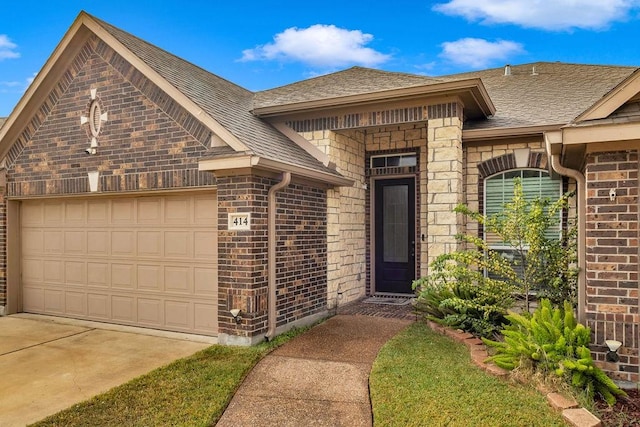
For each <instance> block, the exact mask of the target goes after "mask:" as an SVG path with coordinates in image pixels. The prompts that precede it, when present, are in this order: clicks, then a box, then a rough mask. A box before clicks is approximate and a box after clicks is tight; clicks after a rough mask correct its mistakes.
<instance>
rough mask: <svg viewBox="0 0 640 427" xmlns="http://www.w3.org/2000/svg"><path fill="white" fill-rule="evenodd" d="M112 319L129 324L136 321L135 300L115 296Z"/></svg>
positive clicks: (113, 297)
mask: <svg viewBox="0 0 640 427" xmlns="http://www.w3.org/2000/svg"><path fill="white" fill-rule="evenodd" d="M111 318H112V319H114V320H120V321H123V322H127V323H135V321H136V304H135V299H134V298H133V297H129V296H123V295H114V296H112V297H111Z"/></svg>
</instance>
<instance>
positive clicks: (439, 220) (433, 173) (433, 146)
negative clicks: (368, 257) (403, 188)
mask: <svg viewBox="0 0 640 427" xmlns="http://www.w3.org/2000/svg"><path fill="white" fill-rule="evenodd" d="M428 111H429V121H428V126H429V131H428V139H427V195H426V196H427V251H428V252H427V259H428V262H429V263H431V262H432V261H433V260H434V259H435V258H436V257H437V256H438V255H441V254H443V253H447V252H451V251H455V250H457V249H458V242H457V240H456V238H455V236H456V234H458V233H461V232H463V217H462V215H460V214H456V213H455V212H453V209H454V208H455V207H456V206H457V205H458V204H460V203H462V202H463V201H464V198H463V190H464V188H463V152H462V120H461V118H460V117H461V116H462V106H461V105H460V104H458V103H449V104H439V105H432V106H429V109H428Z"/></svg>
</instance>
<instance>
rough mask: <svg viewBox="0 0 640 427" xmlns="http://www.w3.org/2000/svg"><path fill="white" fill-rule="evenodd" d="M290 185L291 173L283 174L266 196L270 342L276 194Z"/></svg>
mask: <svg viewBox="0 0 640 427" xmlns="http://www.w3.org/2000/svg"><path fill="white" fill-rule="evenodd" d="M289 183H291V172H283V173H282V180H281V181H280V182H278V183H276V184H275V185H274V186H273V187H271V188H270V189H269V194H268V196H267V200H268V203H269V205H268V208H267V209H268V212H267V222H268V224H267V242H268V248H267V276H268V280H269V284H268V290H267V303H268V304H267V305H268V308H267V328H268V329H267V333H266V335H265V338H266V340H267V341H270V340H271V339H272V338H273V337H274V336H275V334H276V317H277V314H278V313H277V306H276V300H277V297H278V295H277V293H276V193H277V192H278V191H280V190H282V189H284V188H286V187H287V186H289Z"/></svg>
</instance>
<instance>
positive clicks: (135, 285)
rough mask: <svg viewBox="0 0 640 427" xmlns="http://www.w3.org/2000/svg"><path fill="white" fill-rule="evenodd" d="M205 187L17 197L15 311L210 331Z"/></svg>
mask: <svg viewBox="0 0 640 427" xmlns="http://www.w3.org/2000/svg"><path fill="white" fill-rule="evenodd" d="M216 224H217V201H216V195H215V193H207V194H199V195H198V194H187V195H171V196H151V197H122V198H113V199H108V198H91V199H84V200H83V199H73V200H71V199H66V200H65V199H60V200H55V201H52V200H34V201H25V202H22V204H21V227H22V228H21V248H22V258H21V259H22V287H23V291H22V295H23V310H24V311H27V312H33V313H43V314H53V315H62V316H67V317H75V318H80V319H88V320H98V321H106V322H112V323H119V324H126V325H134V326H135V325H140V326H145V327H152V328H159V329H166V330H172V331H180V332H191V333H201V334H207V335H215V334H216V333H217V304H218V301H217V226H216Z"/></svg>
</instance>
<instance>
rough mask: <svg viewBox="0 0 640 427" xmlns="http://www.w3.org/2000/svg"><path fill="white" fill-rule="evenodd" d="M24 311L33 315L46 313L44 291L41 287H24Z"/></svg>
mask: <svg viewBox="0 0 640 427" xmlns="http://www.w3.org/2000/svg"><path fill="white" fill-rule="evenodd" d="M22 298H23V303H22V309H23V310H24V311H27V312H31V313H44V289H43V288H41V287H35V286H27V285H23V287H22Z"/></svg>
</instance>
